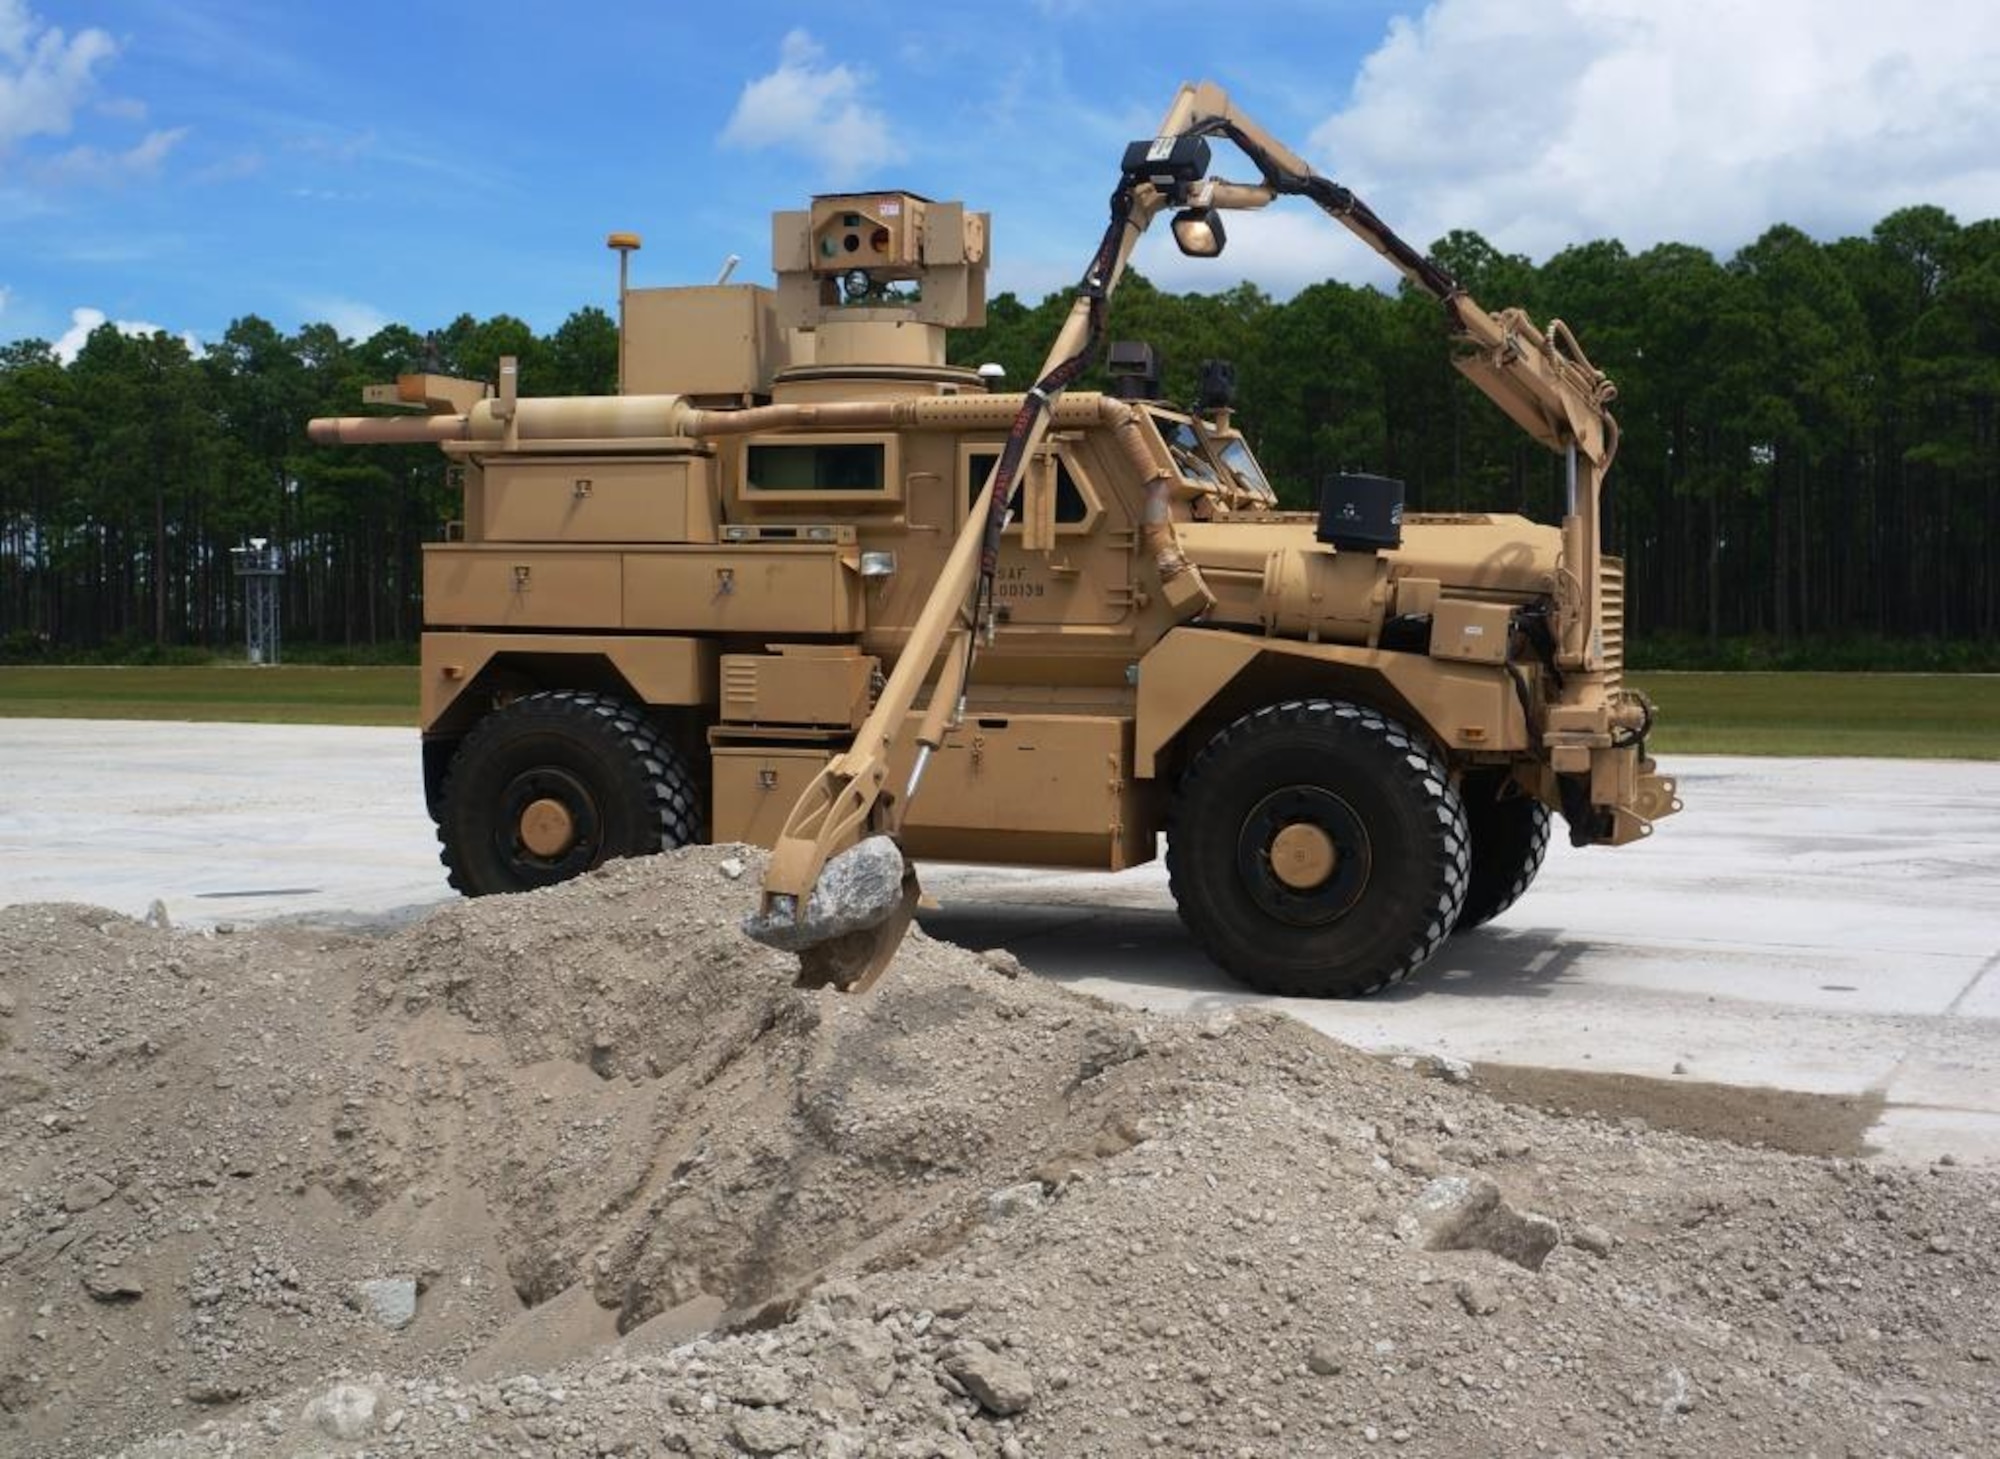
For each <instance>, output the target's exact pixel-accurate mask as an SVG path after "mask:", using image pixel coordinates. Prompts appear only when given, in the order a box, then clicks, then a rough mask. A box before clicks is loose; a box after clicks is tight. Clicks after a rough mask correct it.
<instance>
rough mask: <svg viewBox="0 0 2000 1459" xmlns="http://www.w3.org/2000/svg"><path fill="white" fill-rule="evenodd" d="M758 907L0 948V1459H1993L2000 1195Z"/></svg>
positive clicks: (70, 938)
mask: <svg viewBox="0 0 2000 1459" xmlns="http://www.w3.org/2000/svg"><path fill="white" fill-rule="evenodd" d="M761 865H762V863H761V859H760V856H759V853H757V852H755V851H751V850H747V849H745V848H740V847H737V848H731V847H722V848H703V849H699V850H693V851H687V852H682V853H677V854H675V855H673V856H670V857H661V858H653V859H649V860H646V861H637V862H625V863H619V864H615V865H614V866H612V867H609V868H607V869H606V870H605V871H603V872H601V873H599V874H597V875H594V876H592V877H589V878H586V879H584V880H582V881H579V882H573V883H569V884H567V885H565V886H562V887H559V888H554V889H551V890H549V891H546V892H539V893H534V894H530V895H526V896H521V897H512V898H496V899H488V900H484V901H479V902H471V903H464V904H459V905H455V906H452V907H449V908H446V909H444V910H443V911H440V912H439V913H437V914H436V915H434V916H432V917H431V918H429V919H428V920H427V921H425V922H423V923H421V924H419V925H417V926H414V927H412V928H409V929H407V930H405V931H403V932H401V933H399V934H397V935H395V936H393V937H390V938H388V939H386V940H373V939H368V938H364V937H357V936H354V935H351V934H337V935H336V934H328V933H324V932H312V931H307V930H300V929H296V928H293V929H284V928H264V929H259V930H255V931H243V932H237V933H233V934H222V935H217V934H211V933H201V934H197V933H185V932H176V931H173V930H170V929H165V928H158V927H151V926H146V925H143V924H140V923H136V922H131V921H127V920H125V919H122V918H118V917H115V916H113V915H111V914H109V913H105V912H101V911H95V910H91V909H85V908H77V907H26V908H10V909H4V910H0V1451H4V1452H8V1453H17V1452H18V1453H23V1454H48V1455H69V1454H84V1453H100V1452H106V1451H113V1450H117V1449H119V1448H121V1447H127V1448H129V1451H130V1452H132V1453H135V1454H143V1455H148V1456H168V1455H174V1456H180V1455H193V1454H222V1453H229V1454H243V1455H258V1454H270V1455H281V1454H287V1455H288V1454H294V1453H299V1452H327V1453H341V1452H353V1453H361V1452H364V1451H365V1452H367V1453H369V1454H378V1455H415V1454H457V1453H466V1452H481V1451H490V1452H502V1453H516V1454H537V1455H539V1454H574V1455H600V1454H634V1455H638V1454H663V1453H693V1454H715V1455H736V1454H746V1453H747V1454H755V1455H778V1454H794V1453H796V1454H800V1455H810V1456H837V1455H862V1454H886V1455H910V1456H922V1455H1015V1454H1038V1455H1071V1454H1140V1453H1147V1454H1150V1453H1154V1452H1166V1453H1189V1454H1234V1453H1245V1454H1257V1455H1281V1454H1298V1453H1314V1452H1336V1453H1339V1452H1354V1451H1359V1450H1362V1449H1365V1448H1367V1447H1369V1446H1379V1447H1383V1448H1385V1449H1389V1450H1395V1451H1398V1452H1403V1453H1412V1454H1440V1455H1443V1454H1461V1453H1468V1452H1480V1453H1534V1452H1544V1451H1545V1452H1549V1453H1570V1454H1598V1453H1607V1452H1618V1453H1653V1452H1659V1453H1690V1454H1692V1453H1741V1454H1755V1453H1772V1454H1798V1453H1806V1452H1820V1453H1836V1454H1837V1453H1844V1452H1848V1451H1849V1450H1850V1448H1853V1449H1858V1450H1859V1451H1861V1452H1881V1453H1910V1454H1927V1455H1928V1454H1947V1453H1954V1452H1956V1453H1967V1454H1971V1453H1979V1452H1994V1443H1993V1440H1992V1439H1991V1437H1990V1436H1991V1435H1992V1434H1994V1433H1996V1432H2000V1379H1996V1372H1995V1366H1994V1362H1993V1357H1994V1349H1995V1348H1996V1347H2000V1332H1996V1327H2000V1282H1996V1276H2000V1270H1997V1269H2000V1260H1996V1245H2000V1242H1996V1238H1995V1235H1994V1232H1995V1231H1996V1229H1997V1228H2000V1222H1996V1220H1995V1215H1996V1205H2000V1184H1996V1182H1995V1179H1994V1177H1993V1176H1992V1175H1991V1174H1989V1173H1984V1172H1977V1171H1971V1170H1966V1169H1961V1168H1957V1167H1949V1166H1940V1167H1937V1168H1933V1169H1929V1170H1922V1171H1909V1170H1900V1169H1894V1168H1888V1167H1878V1166H1874V1165H1870V1164H1866V1163H1863V1162H1859V1161H1853V1160H1845V1159H1806V1158H1801V1157H1796V1156H1786V1155H1779V1154H1774V1153H1769V1152H1762V1151H1752V1150H1744V1149H1740V1148H1737V1147H1734V1146H1727V1145H1719V1144H1710V1143H1706V1142H1703V1141H1698V1140H1695V1139H1691V1138H1688V1137H1684V1136H1677V1135H1672V1134H1666V1133H1661V1132H1658V1131H1654V1130H1649V1129H1647V1128H1645V1127H1644V1126H1643V1124H1641V1123H1639V1122H1637V1121H1627V1122H1625V1123H1623V1124H1614V1123H1607V1122H1602V1121H1596V1120H1582V1119H1560V1118H1554V1117H1551V1116H1547V1115H1543V1114H1539V1113H1536V1112H1533V1111H1530V1110H1526V1109H1523V1108H1519V1107H1516V1106H1512V1105H1506V1104H1501V1103H1497V1102H1495V1101H1492V1100H1490V1099H1488V1098H1486V1097H1484V1096H1483V1095H1482V1094H1480V1093H1479V1092H1478V1090H1477V1088H1476V1087H1473V1086H1465V1085H1462V1084H1460V1083H1457V1082H1454V1080H1455V1079H1457V1078H1460V1077H1462V1071H1459V1070H1449V1071H1441V1072H1446V1073H1449V1074H1451V1075H1452V1076H1453V1077H1452V1078H1438V1077H1432V1076H1433V1075H1434V1074H1435V1073H1437V1072H1440V1071H1431V1070H1425V1069H1416V1070H1406V1069H1400V1068H1396V1067H1392V1066H1389V1065H1385V1064H1382V1063H1379V1062H1377V1061H1374V1060H1371V1059H1368V1058H1365V1057H1363V1056H1361V1055H1359V1054H1357V1053H1355V1052H1353V1051H1351V1050H1349V1049H1346V1048H1344V1047H1342V1046H1340V1045H1337V1044H1334V1043H1331V1042H1329V1041H1327V1040H1325V1039H1324V1038H1322V1037H1320V1036H1318V1035H1316V1034H1314V1033H1312V1032H1310V1031H1309V1030H1307V1029H1305V1028H1303V1027H1301V1026H1299V1025H1297V1024H1294V1023H1292V1022H1290V1021H1289V1020H1286V1019H1283V1018H1281V1017H1277V1016H1275V1015H1269V1014H1261V1013H1260V1014H1251V1015H1247V1016H1241V1017H1237V1016H1223V1017H1218V1018H1213V1019H1170V1018H1155V1017H1147V1016H1145V1015H1141V1014H1135V1013H1131V1012H1128V1011H1122V1010H1116V1009H1113V1008H1110V1007H1108V1006H1106V1005H1104V1004H1101V1003H1098V1002H1096V1001H1094V1000H1090V999H1086V998H1082V997H1078V996H1076V995H1074V994H1071V993H1068V992H1066V991H1063V990H1061V989H1058V988H1055V987H1052V986H1050V985H1048V984H1044V983H1041V982H1039V981H1037V980H1035V979H1033V978H1031V977H1022V976H1018V974H1019V971H1020V970H1019V968H1018V965H1016V964H1014V963H1013V961H1012V959H1010V958H1008V957H1007V956H1006V955H1005V954H992V955H984V956H982V955H980V954H975V953H971V952H967V951H965V950H962V949H959V948H955V947H951V946H949V945H946V944H942V943H938V942H936V941H933V940H931V939H929V938H927V937H925V936H924V935H923V934H922V933H921V932H915V933H913V934H912V935H911V937H910V939H909V941H908V943H907V944H906V945H905V947H904V949H903V951H902V953H901V954H900V955H899V957H898V960H897V963H896V965H895V966H894V967H893V968H892V969H891V970H890V972H889V973H888V975H887V976H886V977H885V978H884V979H883V981H882V982H881V983H880V984H879V985H878V986H877V988H876V989H875V990H874V991H873V992H872V993H870V994H868V995H865V996H861V997H847V996H843V995H840V994H835V993H828V992H804V991H801V990H798V989H796V988H794V987H793V986H792V985H791V978H792V974H793V971H794V965H793V963H792V961H791V960H790V959H789V958H786V957H783V956H781V955H778V954H775V953H772V952H770V951H768V950H766V949H764V948H761V947H759V946H757V945H756V944H754V943H752V942H750V941H748V940H747V939H745V938H743V937H742V936H741V934H740V933H739V932H738V930H737V923H738V919H739V918H740V917H741V916H742V915H743V914H744V913H745V912H746V911H748V910H749V909H750V907H751V906H752V904H753V903H754V901H755V891H756V885H757V878H758V876H759V874H760V871H761Z"/></svg>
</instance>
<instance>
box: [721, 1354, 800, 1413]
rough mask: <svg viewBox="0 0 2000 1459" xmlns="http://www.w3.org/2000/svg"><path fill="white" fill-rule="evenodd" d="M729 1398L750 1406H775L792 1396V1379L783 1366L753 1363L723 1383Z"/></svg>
mask: <svg viewBox="0 0 2000 1459" xmlns="http://www.w3.org/2000/svg"><path fill="white" fill-rule="evenodd" d="M724 1387H725V1391H726V1392H727V1393H728V1394H729V1396H730V1398H732V1399H734V1400H735V1401H736V1402H737V1403H741V1404H746V1405H748V1406H749V1407H751V1408H777V1407H779V1406H781V1405H782V1404H784V1403H785V1402H786V1401H787V1400H789V1399H790V1398H791V1396H792V1380H791V1379H790V1378H789V1377H787V1376H786V1375H785V1370H784V1369H783V1368H773V1367H770V1366H768V1365H766V1364H763V1363H757V1364H754V1365H753V1366H751V1367H748V1368H745V1369H744V1370H743V1371H742V1372H740V1373H738V1374H737V1375H736V1376H735V1377H734V1378H733V1379H731V1380H730V1381H729V1382H728V1383H727V1384H725V1385H724Z"/></svg>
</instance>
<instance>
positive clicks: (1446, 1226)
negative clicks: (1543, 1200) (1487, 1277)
mask: <svg viewBox="0 0 2000 1459" xmlns="http://www.w3.org/2000/svg"><path fill="white" fill-rule="evenodd" d="M1396 1234H1397V1235H1398V1236H1399V1237H1401V1238H1402V1239H1403V1240H1404V1241H1406V1242H1408V1243H1410V1244H1411V1245H1414V1246H1420V1247H1422V1248H1423V1249H1424V1250H1426V1251H1490V1252H1492V1253H1493V1254H1494V1255H1495V1256H1500V1257H1505V1258H1506V1259H1507V1260H1508V1261H1511V1262H1513V1263H1514V1264H1515V1265H1516V1266H1521V1267H1526V1268H1527V1269H1528V1270H1529V1271H1531V1272H1534V1271H1540V1270H1541V1269H1542V1263H1543V1262H1544V1261H1546V1260H1547V1259H1548V1255H1549V1253H1550V1252H1551V1251H1553V1250H1555V1247H1556V1243H1557V1242H1558V1241H1560V1240H1561V1239H1562V1228H1561V1227H1559V1226H1557V1225H1556V1223H1555V1222H1553V1221H1551V1220H1550V1219H1549V1218H1548V1217H1547V1216H1539V1215H1536V1214H1535V1213H1533V1212H1531V1211H1517V1210H1515V1209H1514V1208H1513V1207H1512V1206H1510V1205H1508V1204H1507V1203H1506V1202H1505V1201H1503V1200H1502V1199H1501V1198H1500V1188H1499V1187H1498V1186H1496V1185H1495V1184H1494V1183H1493V1182H1492V1181H1490V1180H1488V1179H1486V1178H1485V1177H1484V1176H1478V1177H1472V1176H1463V1175H1443V1176H1439V1177H1438V1178H1437V1179H1435V1180H1433V1181H1431V1182H1430V1183H1429V1184H1428V1185H1426V1186H1425V1187H1424V1188H1423V1190H1422V1191H1420V1192H1419V1193H1418V1195H1417V1199H1416V1201H1415V1202H1414V1203H1413V1204H1412V1205H1411V1206H1410V1208H1409V1209H1408V1210H1406V1211H1405V1212H1404V1213H1403V1214H1402V1215H1400V1216H1398V1217H1397V1218H1396Z"/></svg>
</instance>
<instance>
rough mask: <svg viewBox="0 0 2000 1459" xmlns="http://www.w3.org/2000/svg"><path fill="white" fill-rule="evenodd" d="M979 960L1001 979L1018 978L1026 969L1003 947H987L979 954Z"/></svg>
mask: <svg viewBox="0 0 2000 1459" xmlns="http://www.w3.org/2000/svg"><path fill="white" fill-rule="evenodd" d="M979 960H980V961H981V962H983V963H985V964H986V966H987V967H989V968H991V969H993V971H994V972H996V973H998V974H999V975H1000V976H1001V977H1003V978H1018V977H1020V976H1021V974H1023V973H1025V972H1026V971H1027V970H1028V969H1027V967H1026V966H1025V965H1024V964H1023V963H1022V962H1021V960H1020V959H1019V958H1017V957H1015V956H1014V954H1013V953H1011V952H1009V951H1007V949H1006V948H1004V947H989V948H987V949H986V950H985V951H984V952H982V953H980V954H979Z"/></svg>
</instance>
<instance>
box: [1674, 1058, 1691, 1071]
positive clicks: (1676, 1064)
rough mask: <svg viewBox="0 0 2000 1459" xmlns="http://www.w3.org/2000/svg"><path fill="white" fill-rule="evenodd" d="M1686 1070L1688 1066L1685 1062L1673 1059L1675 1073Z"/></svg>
mask: <svg viewBox="0 0 2000 1459" xmlns="http://www.w3.org/2000/svg"><path fill="white" fill-rule="evenodd" d="M1687 1071H1688V1066H1687V1065H1686V1064H1683V1063H1682V1062H1681V1061H1680V1060H1679V1059H1676V1060H1674V1072H1675V1073H1676V1074H1685V1073H1687Z"/></svg>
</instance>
